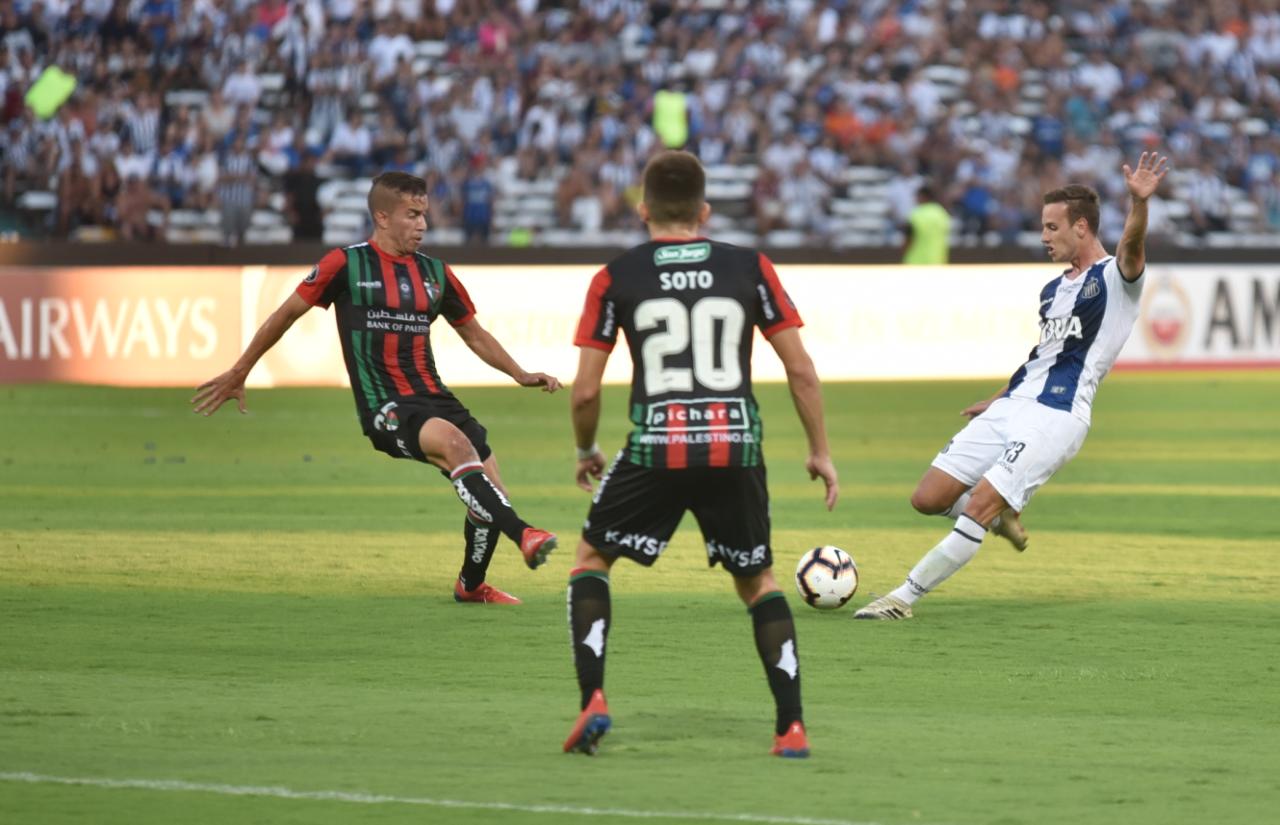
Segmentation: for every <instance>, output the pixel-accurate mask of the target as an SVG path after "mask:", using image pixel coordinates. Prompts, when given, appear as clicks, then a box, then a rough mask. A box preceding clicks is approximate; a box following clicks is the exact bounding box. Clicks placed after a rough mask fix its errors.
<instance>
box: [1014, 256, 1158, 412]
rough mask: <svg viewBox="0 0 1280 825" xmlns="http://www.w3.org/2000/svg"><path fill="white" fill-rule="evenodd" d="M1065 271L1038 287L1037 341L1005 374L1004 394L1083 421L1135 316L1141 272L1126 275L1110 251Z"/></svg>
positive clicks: (1135, 318)
mask: <svg viewBox="0 0 1280 825" xmlns="http://www.w3.org/2000/svg"><path fill="white" fill-rule="evenodd" d="M1067 274H1068V272H1064V273H1063V274H1062V275H1059V276H1058V277H1057V278H1055V279H1053V280H1052V281H1050V282H1049V283H1048V284H1046V285H1045V287H1044V289H1042V290H1040V343H1039V344H1037V345H1036V346H1035V347H1034V348H1033V349H1032V350H1031V355H1030V356H1028V358H1027V362H1026V363H1025V364H1023V365H1022V366H1021V367H1019V368H1018V371H1017V372H1015V373H1014V374H1013V376H1012V377H1011V378H1010V379H1009V389H1008V390H1007V391H1006V392H1005V395H1006V396H1007V397H1010V398H1026V399H1029V400H1032V401H1037V402H1039V403H1041V404H1044V405H1045V406H1046V407H1052V408H1053V409H1055V410H1063V411H1064V412H1069V413H1071V414H1072V415H1074V416H1075V417H1077V418H1079V419H1081V420H1082V421H1084V422H1085V423H1086V424H1087V423H1089V418H1090V414H1091V411H1092V408H1093V396H1094V395H1095V394H1096V393H1097V391H1098V384H1099V383H1100V382H1101V381H1102V379H1103V376H1105V375H1106V374H1107V373H1108V372H1109V371H1110V370H1111V366H1112V365H1113V364H1115V362H1116V357H1117V356H1118V355H1119V354H1120V350H1121V348H1122V347H1124V342H1125V341H1126V340H1128V338H1129V333H1130V332H1131V331H1132V330H1133V324H1134V321H1136V320H1137V319H1138V299H1139V298H1140V297H1141V295H1142V285H1143V283H1144V282H1145V278H1143V277H1139V278H1138V280H1137V281H1135V282H1133V283H1130V282H1128V281H1126V280H1125V279H1124V278H1123V277H1121V275H1120V267H1119V266H1118V265H1117V264H1116V259H1115V257H1114V256H1111V255H1109V256H1107V257H1105V258H1103V259H1102V260H1100V261H1098V262H1097V263H1096V264H1094V265H1093V266H1091V267H1089V269H1088V271H1087V272H1085V273H1084V274H1082V275H1080V276H1078V277H1076V278H1068V277H1067Z"/></svg>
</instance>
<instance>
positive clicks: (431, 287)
mask: <svg viewBox="0 0 1280 825" xmlns="http://www.w3.org/2000/svg"><path fill="white" fill-rule="evenodd" d="M422 285H423V286H425V287H426V288H427V298H429V299H430V300H431V303H433V304H434V303H435V302H436V301H438V300H440V287H438V286H436V284H435V283H434V282H433V281H423V282H422Z"/></svg>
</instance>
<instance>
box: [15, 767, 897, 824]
mask: <svg viewBox="0 0 1280 825" xmlns="http://www.w3.org/2000/svg"><path fill="white" fill-rule="evenodd" d="M0 781H3V782H26V783H28V784H32V785H86V786H90V787H94V788H111V789H126V790H144V791H179V792H191V793H211V794H219V795H221V796H257V797H271V798H275V799H305V800H310V801H317V802H348V803H354V804H359V805H421V806H425V807H431V808H459V809H466V808H470V809H476V810H486V811H513V812H517V813H531V814H561V815H571V816H616V817H625V818H630V819H699V820H705V821H708V822H748V823H761V825H880V823H876V822H855V821H852V820H847V819H813V818H811V817H804V816H765V815H760V814H718V813H711V812H706V811H635V810H628V809H626V808H579V807H574V806H572V805H520V804H516V803H514V802H468V801H465V800H459V799H431V798H428V797H415V796H387V795H384V794H369V793H358V792H351V791H299V790H294V789H293V788H285V787H281V786H278V785H273V786H257V785H220V784H209V783H203V782H184V781H182V780H178V779H109V778H105V777H70V776H46V775H43V774H38V773H28V772H25V771H22V772H0Z"/></svg>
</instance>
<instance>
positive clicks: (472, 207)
mask: <svg viewBox="0 0 1280 825" xmlns="http://www.w3.org/2000/svg"><path fill="white" fill-rule="evenodd" d="M461 188H462V233H463V237H464V238H465V239H466V242H467V243H479V244H487V243H488V242H489V232H490V230H491V229H492V228H493V195H494V188H493V182H492V181H490V180H489V175H488V171H487V169H486V162H485V159H484V156H482V155H476V156H475V157H473V158H472V159H471V163H470V169H469V170H468V172H467V176H466V178H465V179H464V180H463V181H462V187H461Z"/></svg>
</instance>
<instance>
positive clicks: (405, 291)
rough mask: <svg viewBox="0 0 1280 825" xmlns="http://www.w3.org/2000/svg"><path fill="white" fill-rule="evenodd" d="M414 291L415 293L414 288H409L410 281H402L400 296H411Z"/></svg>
mask: <svg viewBox="0 0 1280 825" xmlns="http://www.w3.org/2000/svg"><path fill="white" fill-rule="evenodd" d="M412 291H413V287H411V286H409V282H408V281H401V282H400V294H401V295H408V294H409V293H410V292H412Z"/></svg>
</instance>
